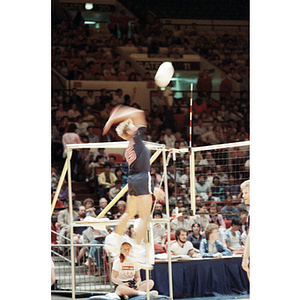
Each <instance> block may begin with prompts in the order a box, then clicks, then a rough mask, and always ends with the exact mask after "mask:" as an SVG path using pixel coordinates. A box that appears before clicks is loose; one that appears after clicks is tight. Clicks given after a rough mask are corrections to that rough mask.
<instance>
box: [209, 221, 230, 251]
mask: <svg viewBox="0 0 300 300" xmlns="http://www.w3.org/2000/svg"><path fill="white" fill-rule="evenodd" d="M209 223H213V224H216V225H218V228H219V241H220V242H221V243H222V244H223V245H224V246H225V247H227V245H226V241H225V231H226V229H224V228H223V227H220V222H219V219H218V218H212V219H211V220H210V222H209Z"/></svg>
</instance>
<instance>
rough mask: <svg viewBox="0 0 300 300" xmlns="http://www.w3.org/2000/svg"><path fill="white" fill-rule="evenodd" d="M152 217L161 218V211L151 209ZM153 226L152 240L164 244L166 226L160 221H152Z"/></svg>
mask: <svg viewBox="0 0 300 300" xmlns="http://www.w3.org/2000/svg"><path fill="white" fill-rule="evenodd" d="M153 219H162V212H161V211H160V210H154V211H153ZM152 224H153V227H152V230H153V241H154V243H159V244H161V245H162V246H164V244H165V233H166V228H165V226H164V224H162V223H152Z"/></svg>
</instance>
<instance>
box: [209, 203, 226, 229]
mask: <svg viewBox="0 0 300 300" xmlns="http://www.w3.org/2000/svg"><path fill="white" fill-rule="evenodd" d="M209 212H210V214H209V216H208V219H209V221H211V219H212V218H217V219H218V220H219V223H220V226H221V227H223V228H224V229H226V225H225V222H224V220H223V217H222V215H220V214H217V212H218V206H217V204H216V203H211V204H210V206H209Z"/></svg>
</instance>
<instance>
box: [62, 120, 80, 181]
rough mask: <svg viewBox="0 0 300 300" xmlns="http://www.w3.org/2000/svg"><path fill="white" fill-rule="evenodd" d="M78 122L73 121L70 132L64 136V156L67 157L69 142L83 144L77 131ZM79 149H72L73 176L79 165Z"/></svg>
mask: <svg viewBox="0 0 300 300" xmlns="http://www.w3.org/2000/svg"><path fill="white" fill-rule="evenodd" d="M76 128H77V127H76V124H74V123H72V124H70V125H69V128H68V132H66V133H65V134H64V135H63V136H62V144H63V147H64V152H63V157H64V158H66V157H67V144H82V142H81V140H80V137H79V135H78V134H77V133H76V132H75V131H76ZM78 154H79V151H78V150H77V149H73V150H72V158H71V173H72V176H74V174H75V172H74V171H75V166H76V165H77V160H78Z"/></svg>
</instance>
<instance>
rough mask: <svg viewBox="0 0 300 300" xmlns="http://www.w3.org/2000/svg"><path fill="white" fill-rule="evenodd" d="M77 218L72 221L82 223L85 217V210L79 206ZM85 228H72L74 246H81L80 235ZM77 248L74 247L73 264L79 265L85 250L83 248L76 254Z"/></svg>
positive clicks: (81, 239) (81, 238)
mask: <svg viewBox="0 0 300 300" xmlns="http://www.w3.org/2000/svg"><path fill="white" fill-rule="evenodd" d="M77 214H78V217H77V218H76V219H74V222H77V221H83V220H84V218H85V217H86V209H85V206H84V205H80V206H79V208H78V212H77ZM86 229H87V227H86V226H80V227H77V226H76V227H74V228H73V232H74V234H73V239H74V243H75V244H83V236H82V233H83V231H84V230H86ZM78 250H79V247H75V263H79V262H80V259H81V258H82V257H83V255H84V253H85V251H86V249H85V248H84V247H83V248H81V249H80V251H79V254H78Z"/></svg>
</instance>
